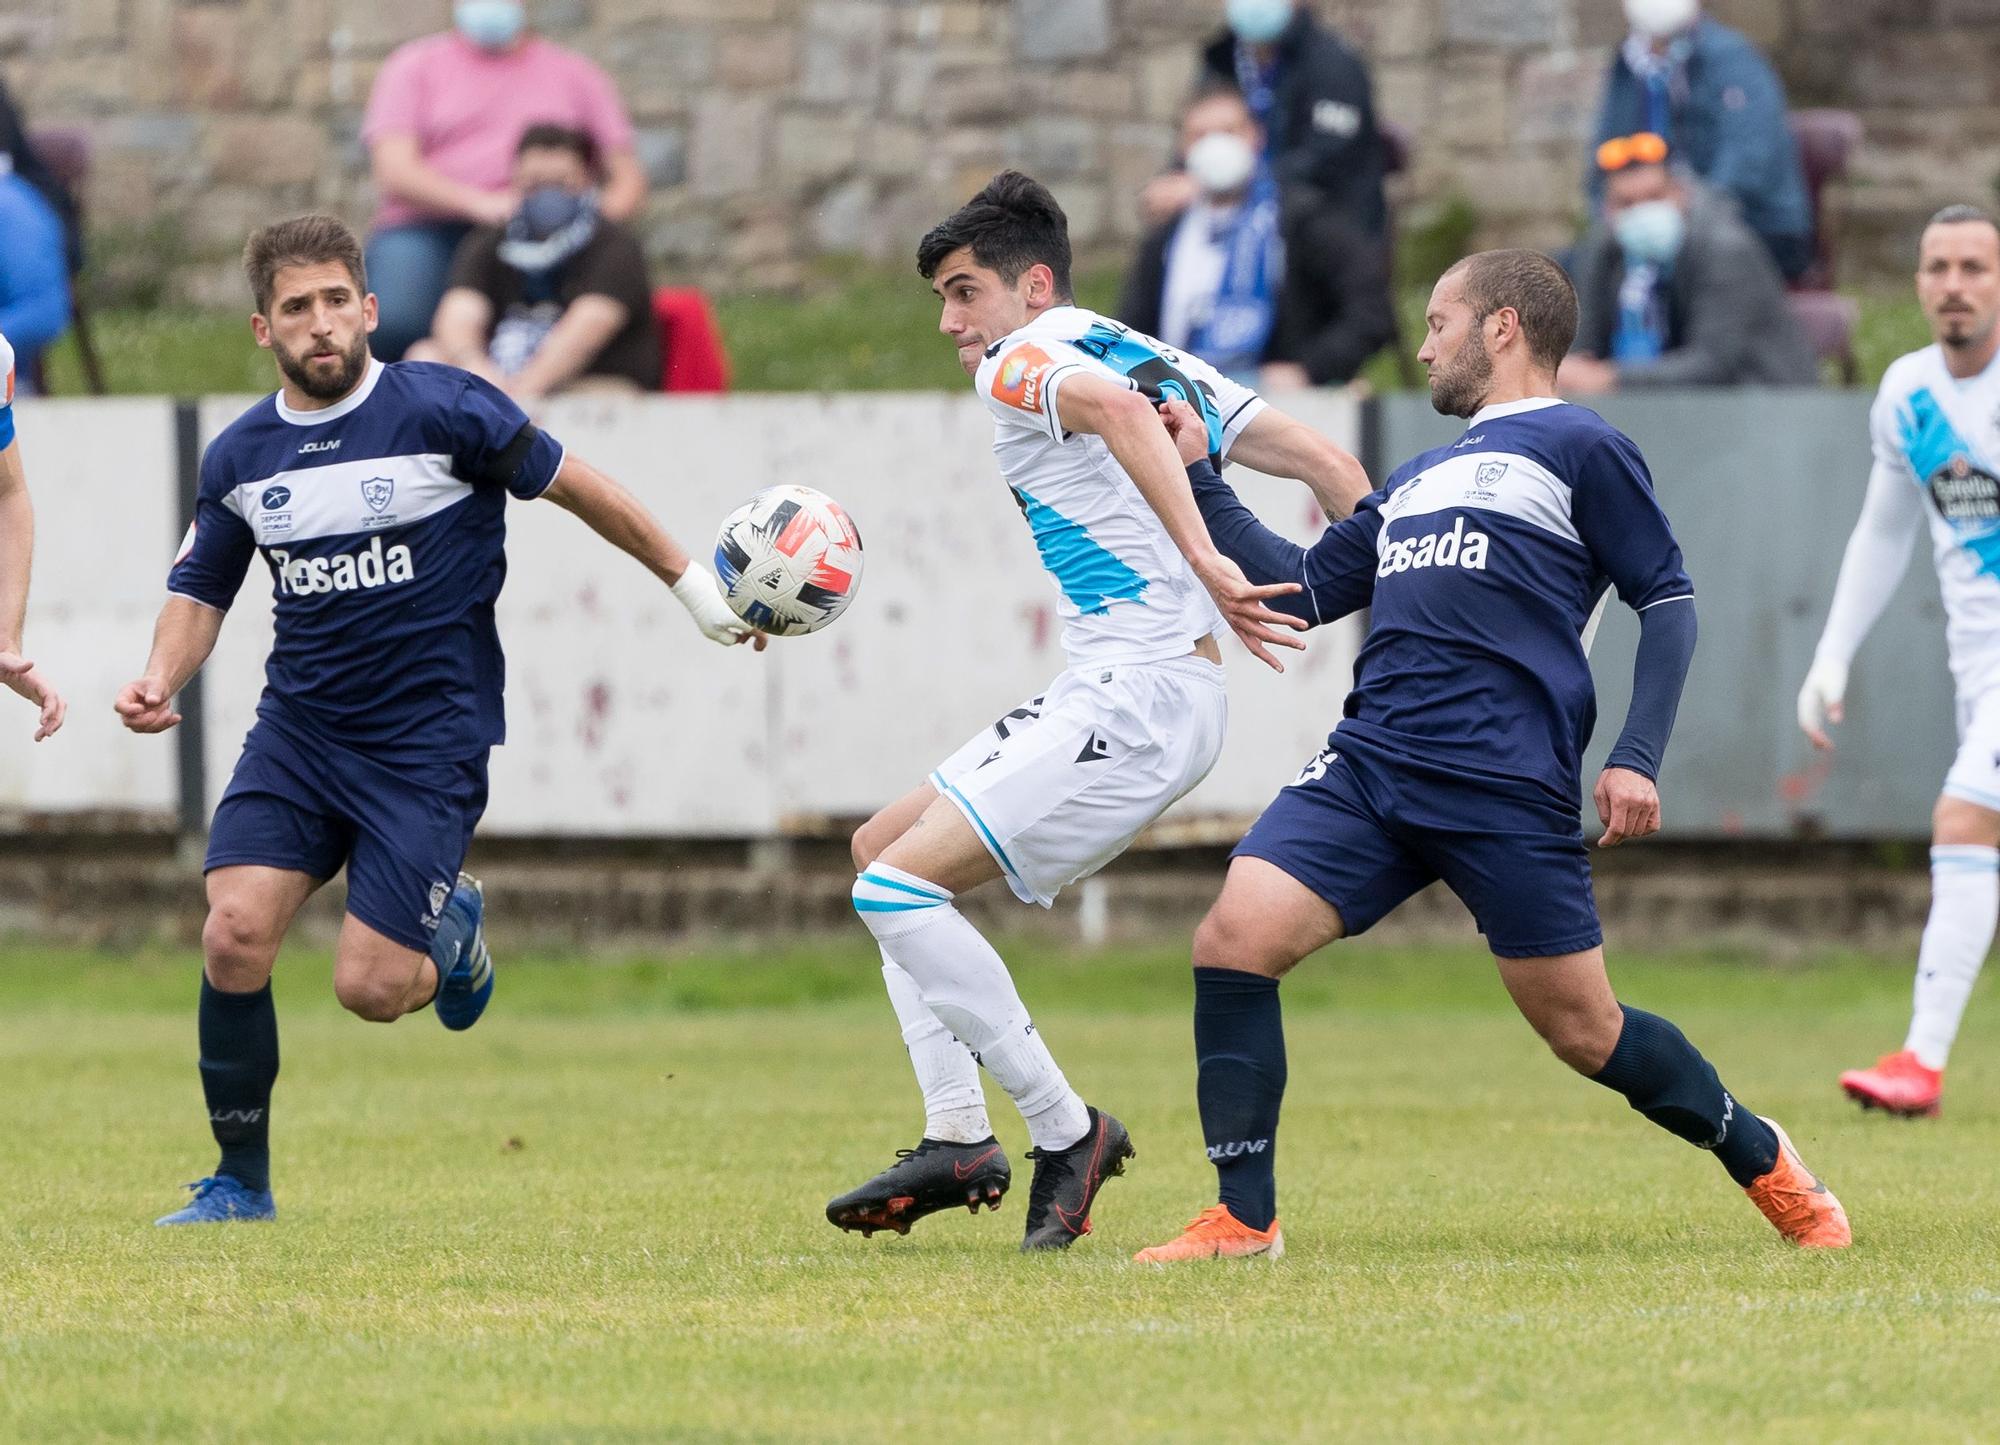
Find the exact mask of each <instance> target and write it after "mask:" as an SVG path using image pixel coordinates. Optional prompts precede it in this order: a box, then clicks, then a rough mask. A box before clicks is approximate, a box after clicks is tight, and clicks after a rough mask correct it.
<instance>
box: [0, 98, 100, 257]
mask: <svg viewBox="0 0 2000 1445" xmlns="http://www.w3.org/2000/svg"><path fill="white" fill-rule="evenodd" d="M0 165H6V166H9V167H11V168H12V170H13V172H14V174H15V175H17V176H19V177H20V178H21V179H22V180H24V181H26V182H27V183H28V184H29V185H31V186H33V187H34V188H35V189H36V190H38V191H40V192H41V193H42V197H43V199H44V200H46V201H47V202H48V203H49V206H50V208H51V209H53V210H54V211H55V213H56V215H57V216H58V217H60V218H61V221H62V227H63V255H64V259H65V262H66V264H67V266H68V270H69V274H70V275H72V276H74V275H76V273H77V272H79V271H81V270H82V269H83V227H82V225H81V224H80V219H79V214H78V211H77V204H76V197H75V196H73V195H71V194H70V192H69V187H68V186H66V185H64V184H63V183H62V179H61V178H60V177H59V176H57V175H56V173H55V172H54V171H53V170H51V169H49V166H48V163H47V162H45V161H44V160H43V159H42V158H41V156H40V155H38V154H37V153H36V151H35V147H34V145H33V143H32V142H31V141H30V140H29V137H28V126H27V122H26V121H25V120H23V119H22V118H21V113H20V111H18V110H16V109H15V108H14V97H13V96H11V95H9V94H8V93H7V82H6V80H5V79H4V78H0Z"/></svg>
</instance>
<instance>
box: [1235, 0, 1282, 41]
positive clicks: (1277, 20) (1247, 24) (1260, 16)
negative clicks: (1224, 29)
mask: <svg viewBox="0 0 2000 1445" xmlns="http://www.w3.org/2000/svg"><path fill="white" fill-rule="evenodd" d="M1292 4H1293V0H1229V3H1228V5H1227V6H1226V7H1225V10H1226V13H1227V15H1228V17H1229V28H1230V29H1231V30H1234V31H1235V32H1236V38H1237V39H1238V40H1241V41H1242V42H1243V43H1244V44H1246V45H1269V44H1270V43H1271V42H1272V41H1274V40H1276V39H1277V38H1278V37H1279V36H1280V35H1283V34H1284V33H1285V27H1286V26H1288V25H1290V24H1291V23H1292Z"/></svg>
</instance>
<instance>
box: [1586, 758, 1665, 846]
mask: <svg viewBox="0 0 2000 1445" xmlns="http://www.w3.org/2000/svg"><path fill="white" fill-rule="evenodd" d="M1595 796H1596V799H1597V821H1598V822H1600V823H1602V824H1603V825H1604V836H1603V837H1602V838H1599V839H1598V840H1597V845H1598V847H1600V848H1615V847H1617V846H1618V845H1619V844H1620V843H1623V842H1624V841H1625V840H1626V839H1628V838H1644V837H1646V836H1647V835H1648V834H1651V833H1657V832H1659V831H1660V790H1659V789H1658V788H1656V787H1654V786H1653V780H1652V779H1651V778H1649V777H1647V776H1646V775H1645V774H1644V773H1635V772H1633V771H1632V770H1631V769H1630V768H1606V769H1605V770H1604V771H1603V772H1602V773H1599V774H1598V775H1597V791H1596V795H1595Z"/></svg>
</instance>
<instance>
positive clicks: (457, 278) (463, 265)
mask: <svg viewBox="0 0 2000 1445" xmlns="http://www.w3.org/2000/svg"><path fill="white" fill-rule="evenodd" d="M601 179H602V177H601V175H600V173H599V170H598V166H597V150H596V146H595V145H594V144H593V143H592V141H591V139H590V137H589V136H588V135H586V134H585V133H584V132H582V131H580V130H570V129H568V128H566V127H564V126H558V125H536V126H530V127H529V128H528V131H527V133H526V134H525V135H523V136H522V137H521V145H520V152H519V154H518V155H517V156H516V158H515V161H514V171H513V176H512V188H513V190H514V192H516V193H517V194H519V195H520V197H521V205H520V209H519V210H518V211H516V212H515V214H514V215H513V216H512V217H510V218H509V219H508V222H507V224H506V225H505V226H490V227H483V228H481V229H479V230H476V231H474V232H473V233H472V234H471V235H469V236H467V237H466V238H465V240H464V242H463V243H462V244H461V245H460V246H459V248H458V254H457V255H456V256H455V257H454V258H453V260H452V267H451V282H450V287H449V289H448V290H446V292H445V293H444V299H443V300H442V301H440V302H439V303H438V309H437V318H436V321H435V323H434V324H433V326H432V328H431V336H430V339H429V340H428V341H419V342H417V343H416V344H415V345H414V346H412V347H411V348H410V353H409V355H410V359H411V360H413V361H443V362H448V363H450V364H451V365H453V366H461V367H464V368H465V369H466V370H467V371H472V372H477V373H478V374H480V375H481V376H484V377H485V378H486V379H487V380H489V381H491V382H493V383H494V384H495V385H497V386H500V387H503V388H504V389H505V390H506V391H507V392H508V394H509V395H511V396H512V397H513V398H514V399H515V400H516V401H518V402H520V403H522V404H523V405H524V406H525V405H532V404H533V403H534V402H535V401H536V400H538V399H540V398H541V397H544V396H547V395H549V394H550V393H552V392H556V391H561V390H563V389H565V388H568V387H574V386H588V387H590V388H592V389H594V390H616V391H657V390H658V389H659V386H660V342H659V335H658V333H657V332H656V331H655V330H654V325H653V307H652V288H651V286H650V285H649V284H648V283H647V280H646V258H645V254H644V252H643V251H642V249H641V248H640V245H639V239H638V237H637V236H635V235H634V234H633V233H632V232H631V230H630V229H628V228H627V227H625V226H622V225H620V224H619V223H618V222H616V221H612V220H608V219H606V218H605V217H604V216H603V214H602V213H601V212H600V210H599V206H598V191H597V187H598V184H599V182H600V181H601Z"/></svg>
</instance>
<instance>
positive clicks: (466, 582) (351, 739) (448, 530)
mask: <svg viewBox="0 0 2000 1445" xmlns="http://www.w3.org/2000/svg"><path fill="white" fill-rule="evenodd" d="M562 456H563V453H562V448H561V447H559V446H558V445H556V443H555V442H554V441H553V440H551V439H550V438H549V437H547V436H545V435H544V434H543V433H542V432H540V431H539V430H537V429H536V428H535V427H534V426H532V425H530V424H529V422H528V418H527V416H526V414H525V413H523V412H522V411H521V409H520V408H519V407H517V406H516V405H514V403H513V402H512V401H511V400H509V399H508V397H507V396H506V394H505V393H503V392H501V391H500V390H498V389H497V388H495V387H493V386H491V385H489V384H488V383H486V382H484V381H482V380H480V379H479V378H478V377H475V376H473V375H471V374H470V373H469V372H464V371H460V370H458V369H457V368H455V367H449V366H432V365H428V364H425V363H420V362H399V363H397V364H396V365H393V366H385V365H383V364H382V363H381V362H374V363H371V365H370V367H369V371H368V375H367V377H366V379H365V380H364V381H363V382H362V384H361V385H360V386H359V387H358V388H357V389H356V390H355V392H354V394H353V395H351V396H349V397H348V398H347V399H346V400H345V401H342V402H340V403H338V404H337V405H334V406H331V407H328V408H326V409H325V410H323V411H294V410H293V409H292V408H290V407H288V406H286V405H285V403H284V398H283V397H282V395H280V396H270V397H266V398H265V399H264V400H262V401H260V402H258V403H257V404H256V405H255V406H253V407H251V408H250V409H249V410H248V411H246V412H245V413H244V414H243V415H242V416H240V417H238V418H237V419H236V420H235V421H234V422H232V423H231V424H230V426H229V428H228V429H227V430H226V431H224V432H223V433H222V435H221V436H219V437H217V438H216V439H215V440H214V442H212V443H211V444H210V445H209V448H208V451H207V453H206V454H205V455H204V456H203V457H202V461H201V494H200V497H199V499H198V501H197V502H196V505H195V519H194V525H193V526H192V527H191V528H190V529H189V531H188V536H187V540H186V541H185V542H183V543H182V544H181V555H180V557H179V558H178V559H177V560H176V561H175V563H174V568H173V572H172V573H171V575H170V576H169V577H168V579H167V588H168V590H169V591H171V592H174V593H177V594H179V595H180V596H183V597H191V598H193V599H194V600H195V601H196V602H200V603H203V604H205V605H207V606H209V607H214V608H217V609H222V610H226V609H227V608H228V606H229V604H230V603H231V602H232V601H233V600H235V597H236V594H237V592H238V591H239V590H240V589H241V587H242V585H243V577H244V574H245V573H246V572H247V571H248V570H249V566H250V557H251V554H252V553H253V552H255V551H261V552H262V553H263V554H264V560H265V562H266V563H268V564H269V566H270V569H271V585H272V598H273V601H274V603H275V611H276V617H275V626H276V636H275V638H274V640H273V642H272V644H271V656H270V659H269V661H268V662H267V663H266V665H265V678H266V683H267V685H266V687H265V689H264V696H263V699H262V700H261V701H260V702H259V704H258V712H259V714H260V715H269V714H273V713H275V714H276V715H277V716H278V717H279V718H280V719H281V721H288V722H291V723H292V724H293V725H294V726H299V725H303V726H305V727H306V728H309V729H311V730H313V731H316V732H319V733H321V734H323V735H325V736H326V737H328V738H330V739H333V740H335V741H337V742H340V743H342V744H344V745H346V746H348V747H351V748H355V749H358V750H361V751H365V752H367V753H369V754H371V755H372V756H375V757H378V758H381V759H383V760H386V761H392V762H432V761H457V760H461V759H465V758H471V757H475V756H477V755H479V754H481V753H483V752H484V751H485V750H486V749H487V748H489V747H491V746H492V745H493V744H495V743H498V742H500V741H501V740H502V739H503V738H504V736H505V732H506V723H505V718H504V714H503V711H502V707H501V690H502V687H503V685H504V683H505V664H504V661H503V659H502V657H501V653H500V636H499V633H498V631H497V630H496V629H495V627H494V623H493V604H494V602H495V600H496V599H497V598H498V597H499V596H500V584H501V582H502V580H503V579H504V578H505V577H506V575H507V561H506V555H505V551H504V546H505V542H506V533H507V528H506V519H505V516H504V513H505V510H506V504H507V496H508V494H509V493H510V492H511V493H512V494H513V495H514V496H517V497H521V498H529V497H538V496H540V495H541V494H542V492H543V491H544V490H546V489H547V488H548V486H549V484H550V483H551V482H553V481H554V480H555V476H556V472H557V470H558V469H559V468H560V467H561V465H562Z"/></svg>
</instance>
